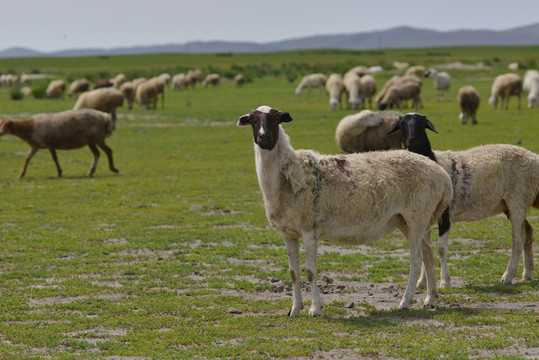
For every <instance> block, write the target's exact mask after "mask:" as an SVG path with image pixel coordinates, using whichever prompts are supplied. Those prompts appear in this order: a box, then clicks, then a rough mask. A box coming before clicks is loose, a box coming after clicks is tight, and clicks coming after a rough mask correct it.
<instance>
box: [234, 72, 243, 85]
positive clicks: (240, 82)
mask: <svg viewBox="0 0 539 360" xmlns="http://www.w3.org/2000/svg"><path fill="white" fill-rule="evenodd" d="M234 83H235V84H236V86H237V87H242V86H243V84H244V83H245V76H243V74H237V75H236V76H234Z"/></svg>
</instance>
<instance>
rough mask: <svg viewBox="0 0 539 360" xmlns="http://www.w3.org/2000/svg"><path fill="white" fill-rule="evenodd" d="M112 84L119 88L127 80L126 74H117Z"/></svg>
mask: <svg viewBox="0 0 539 360" xmlns="http://www.w3.org/2000/svg"><path fill="white" fill-rule="evenodd" d="M111 82H112V86H114V87H115V88H116V89H119V88H120V87H121V86H122V84H123V83H125V82H126V78H125V75H124V74H121V73H120V74H117V75H116V76H115V77H114V78H113V79H112V80H111Z"/></svg>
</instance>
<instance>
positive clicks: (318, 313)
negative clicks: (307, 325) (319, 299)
mask: <svg viewBox="0 0 539 360" xmlns="http://www.w3.org/2000/svg"><path fill="white" fill-rule="evenodd" d="M309 316H310V317H317V316H322V309H312V308H311V309H310V310H309Z"/></svg>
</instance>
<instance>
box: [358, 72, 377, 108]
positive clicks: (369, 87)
mask: <svg viewBox="0 0 539 360" xmlns="http://www.w3.org/2000/svg"><path fill="white" fill-rule="evenodd" d="M374 94H376V80H375V79H374V76H372V75H364V76H362V77H361V86H360V88H359V97H360V98H361V104H362V106H363V108H365V107H366V104H365V102H366V101H365V100H368V101H369V108H372V97H373V96H374Z"/></svg>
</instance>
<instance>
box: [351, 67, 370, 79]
mask: <svg viewBox="0 0 539 360" xmlns="http://www.w3.org/2000/svg"><path fill="white" fill-rule="evenodd" d="M348 72H353V73H356V74H357V76H359V77H362V76H363V75H366V74H368V73H369V69H368V68H367V67H366V66H363V65H359V66H355V67H353V68H351V69H350V70H349V71H348Z"/></svg>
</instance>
